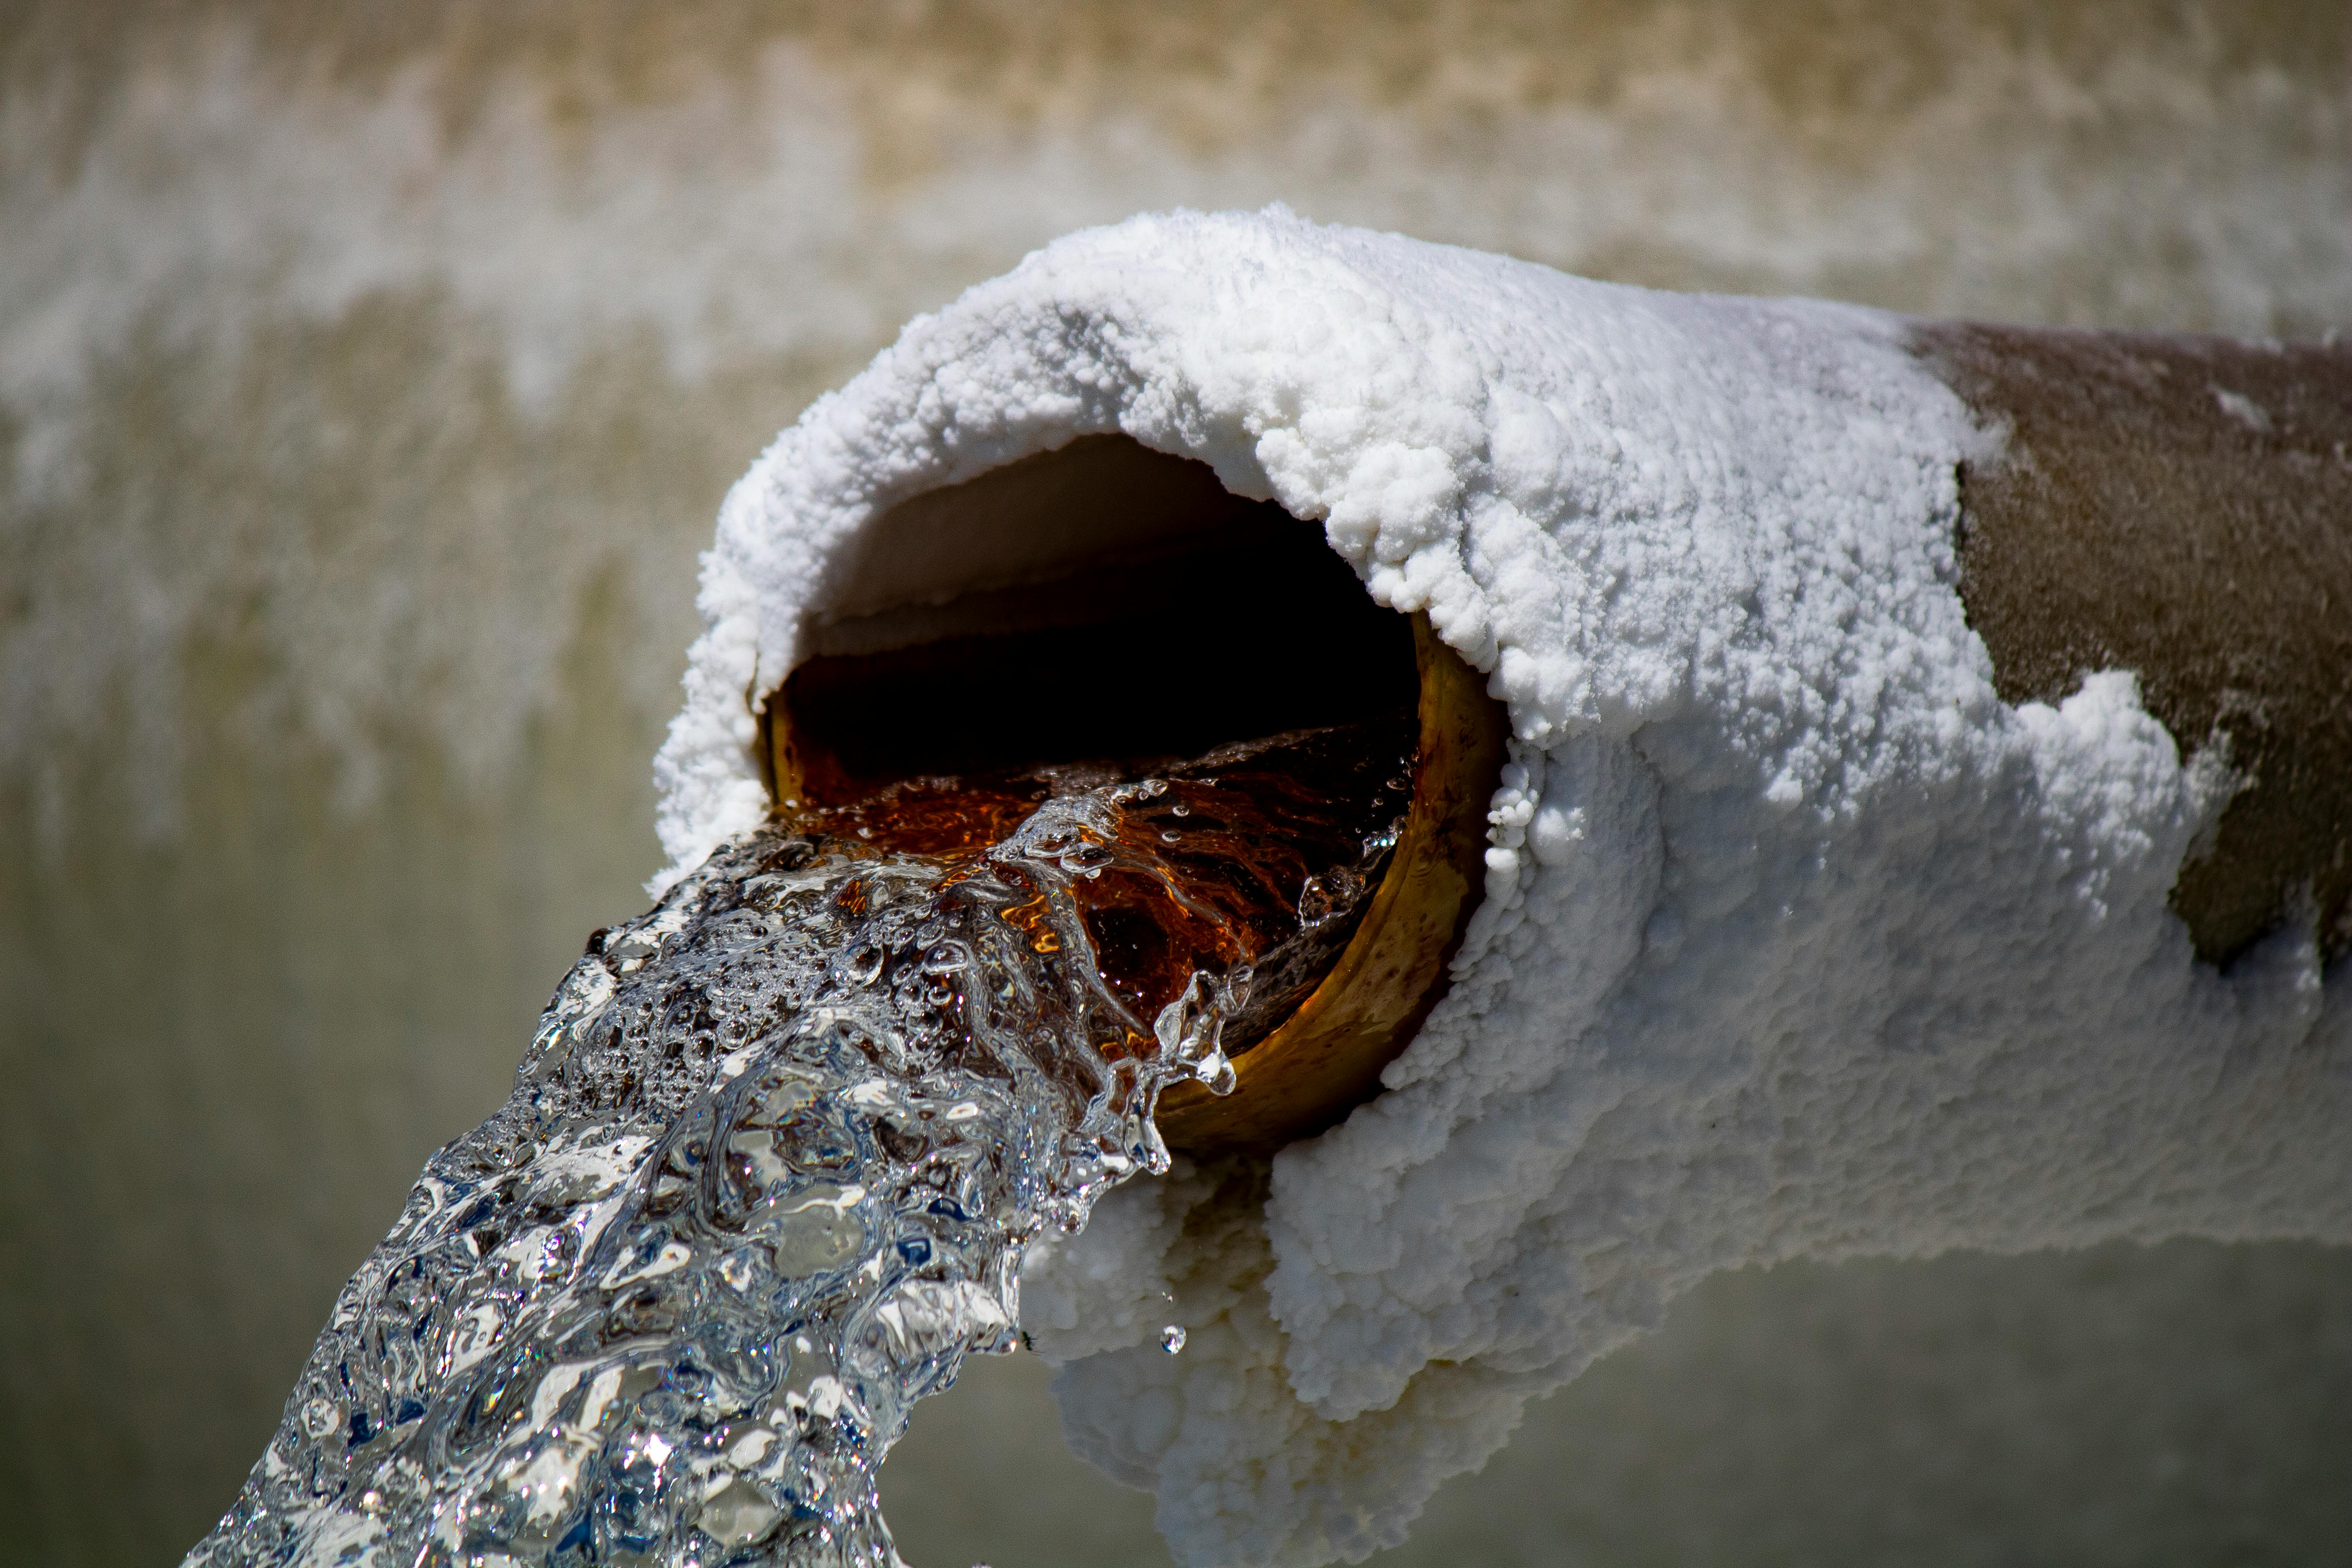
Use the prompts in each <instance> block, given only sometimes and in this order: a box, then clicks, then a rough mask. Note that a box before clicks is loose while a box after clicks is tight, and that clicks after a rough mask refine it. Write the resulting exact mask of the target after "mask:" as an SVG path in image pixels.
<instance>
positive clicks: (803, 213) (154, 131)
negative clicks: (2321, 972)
mask: <svg viewBox="0 0 2352 1568" xmlns="http://www.w3.org/2000/svg"><path fill="white" fill-rule="evenodd" d="M1275 199H1280V200H1283V201H1286V202H1288V203H1290V204H1291V205H1293V206H1295V207H1297V209H1299V210H1300V211H1302V212H1304V213H1306V214H1307V215H1308V216H1314V217H1318V218H1323V219H1330V220H1339V221H1345V222H1349V223H1355V224H1363V225H1370V226H1375V227H1381V228H1394V229H1401V230H1403V231H1405V232H1408V233H1411V234H1414V235H1418V236H1422V237H1427V238H1431V239H1440V240H1449V241H1454V242H1458V243H1461V244H1465V245H1471V246H1477V247H1486V248H1491V249H1496V250H1503V251H1508V252H1510V253H1512V254H1514V255H1517V256H1521V257H1526V258H1532V259H1535V260H1539V261H1543V262H1548V263H1550V264H1553V265H1555V266H1559V267H1562V268H1570V269H1571V270H1574V271H1578V272H1582V273H1586V274H1589V275H1592V276H1596V277H1602V278H1610V279H1622V280H1625V281H1630V282H1636V283H1644V284H1654V285H1659V286H1664V287H1670V288H1678V289H1728V290H1736V291H1744V292H1762V293H1789V292H1794V293H1807V294H1821V295H1829V296H1834V297H1838V298H1843V299H1849V300H1864V301H1867V302H1870V303H1874V304H1880V305H1885V306H1891V307H1894V308H1896V309H1900V310H1911V311H1917V312H1923V313H1930V314H1938V315H1967V316H1978V317H1990V318H2000V319H2007V320H2017V321H2054V322H2070V323H2080V324H2100V325H2116V326H2136V327H2159V328H2163V327H2169V328H2205V329H2219V330H2225V331H2234V332H2247V333H2269V334H2282V335H2309V334H2317V333H2320V332H2322V331H2327V330H2330V329H2332V328H2334V327H2336V326H2339V325H2344V324H2347V323H2352V7H2347V6H2346V5H2343V4H2342V0H2315V3H2310V4H2297V3H2286V0H2280V3H2271V4H2264V3H2260V0H2211V3H2207V4H2191V3H2162V4H2160V3H2155V0H2149V3H2145V4H2135V3H2126V0H2115V3H2110V4H2102V5H2051V4H2048V3H2047V0H1905V3H1901V4H1895V3H1891V0H1889V3H1873V0H1710V3H1675V0H1655V3H1650V0H1594V3H1556V4H1545V5H1535V4H1529V5H1514V4H1507V3H1504V0H1463V3H1460V4H1440V5H1412V6H1408V5H1377V4H1339V3H1336V0H1332V3H1325V4H1280V3H1267V4H1241V3H1238V0H1236V3H1214V0H1189V3H1183V4H1161V5H1151V4H1118V3H1117V0H1008V3H1005V4H1002V5H925V4H917V3H906V4H888V3H868V4H858V5H791V4H782V3H772V0H759V3H754V0H715V3H709V4H698V5H685V4H669V5H654V4H646V5H633V4H624V3H622V0H562V3H561V4H537V3H530V0H509V3H506V4H502V5H498V6H495V7H492V6H481V5H470V4H463V3H459V0H406V3H405V4H403V5H353V4H322V3H320V0H286V3H282V4H280V3H275V0H251V3H239V4H205V3H201V0H179V3H172V4H152V5H142V4H104V3H100V0H58V3H57V4H37V3H27V0H5V3H0V1178H4V1179H5V1187H0V1326H5V1332H0V1519H5V1521H7V1522H6V1526H5V1539H6V1541H7V1542H8V1544H7V1547H6V1549H5V1552H0V1555H5V1556H7V1557H8V1558H9V1559H10V1560H11V1561H16V1562H23V1563H43V1564H83V1563H89V1564H99V1563H105V1564H135V1563H171V1562H173V1561H174V1560H175V1559H176V1558H177V1556H178V1555H179V1553H180V1552H183V1551H184V1550H185V1549H186V1547H187V1546H189V1545H190V1544H191V1543H192V1542H194V1540H195V1538H196V1537H197V1536H198V1535H199V1534H200V1533H201V1532H202V1531H204V1530H205V1528H206V1526H207V1525H208V1523H209V1522H210V1521H211V1520H212V1519H213V1518H214V1517H215V1515H217V1514H218V1513H219V1511H220V1510H222V1509H224V1508H225V1507H226V1505H227V1504H228V1503H229V1501H230V1500H231V1499H232V1498H233V1496H234V1494H235V1492H236V1488H237V1485H238V1484H239V1482H240V1480H241V1479H242V1477H243V1475H244V1473H245V1471H246V1469H247V1467H248V1466H249V1465H250V1464H251V1463H252V1461H253V1460H254V1458H256V1457H257V1455H258V1453H259V1451H260V1448H261V1446H262V1444H263V1442H264V1441H265V1439H266V1437H267V1436H268V1433H269V1431H270V1430H271V1428H272V1427H273V1426H275V1424H276V1421H277V1418H278V1410H279V1405H280V1402H281V1400H282V1399H283V1397H284V1394H285V1390H286V1387H287V1385H288V1384H289V1381H290V1379H291V1378H292V1376H293V1374H294V1373H295V1371H296V1369H297V1368H298V1366H299V1363H300V1362H301V1359H302V1356H303V1353H304V1351H305V1350H306V1348H307V1347H308V1345H309V1343H310V1339H311V1336H312V1335H313V1333H314V1332H315V1331H316V1330H317V1329H318V1327H319V1325H320V1322H321V1321H322V1319H323V1317H324V1314H325V1312H326V1310H327V1307H328V1304H329V1302H330V1300H331V1299H332V1296H333V1293H334V1291H335V1289H336V1287H337V1286H338V1284H339V1283H340V1282H341V1279H343V1277H344V1275H345V1274H346V1273H347V1272H348V1271H349V1270H350V1269H351V1268H352V1267H353V1266H354V1265H355V1264H356V1263H357V1262H358V1260H359V1258H361V1257H362V1254H363V1253H364V1252H365V1251H366V1249H367V1247H368V1246H369V1245H370V1244H371V1242H373V1240H374V1238H375V1237H377V1236H378V1235H379V1234H381V1232H382V1231H383V1228H384V1227H385V1226H386V1225H388V1224H389V1223H390V1221H391V1220H392V1218H393V1217H394V1215H395V1213H396V1212H397V1210H398V1207H399V1205H400V1201H401V1198H402V1195H403V1194H404V1191H405V1189H406V1186H407V1184H408V1182H409V1181H410V1179H411V1177H412V1176H413V1175H414V1173H415V1171H416V1169H417V1166H418V1165H419V1163H421V1162H422V1161H423V1159H424V1157H425V1154H426V1153H427V1152H429V1151H430V1150H431V1149H432V1148H434V1147H435V1146H436V1145H437V1144H438V1143H440V1142H443V1141H444V1140H446V1139H447V1138H449V1137H451V1136H453V1135H455V1134H456V1133H457V1132H458V1131H462V1130H464V1129H465V1128H467V1126H469V1125H471V1124H472V1123H473V1122H474V1121H477V1120H478V1119H479V1118H480V1117H481V1116H482V1115H484V1114H485V1113H487V1112H488V1110H489V1109H490V1108H491V1107H492V1106H493V1105H494V1104H495V1103H496V1102H497V1101H498V1100H499V1098H500V1097H501V1096H502V1095H503V1094H504V1092H505V1090H506V1088H507V1086H508V1083H509V1079H510V1075H511V1072H512V1069H513V1065H514V1063H515V1061H516V1060H517V1059H518V1058H519V1057H520V1053H521V1050H522V1047H523V1046H524V1044H525V1043H526V1041H527V1040H528V1037H529V1035H530V1026H531V1021H532V1017H533V1016H534V1014H535V1013H536V1011H537V1009H538V1008H539V1006H540V1005H541V1003H542V1002H543V1001H544V1000H545V998H546V995H547V994H548V992H549V991H550V990H551V988H552V986H553V985H554V984H555V982H556V981H557V979H558V978H560V976H561V975H562V972H563V970H564V968H565V966H566V965H567V963H569V962H570V960H571V959H572V957H574V956H575V955H576V954H577V952H578V951H579V946H580V942H581V941H582V939H583V936H584V935H585V933H586V932H587V931H589V930H590V929H591V928H592V927H594V926H597V925H600V924H603V923H605V922H607V921H612V920H614V919H615V918H617V917H620V916H623V915H625V914H628V913H631V912H634V911H635V910H637V909H639V908H640V907H642V905H643V903H644V901H645V900H644V898H643V895H642V892H641V890H640V883H641V882H642V880H643V879H644V878H645V877H646V876H647V875H648V874H649V873H650V872H652V871H653V870H654V869H656V866H657V864H658V855H657V852H656V846H655V843H654V837H653V832H652V805H653V802H652V795H651V788H650V784H649V776H648V763H649V760H650V758H651V755H652V752H653V750H654V747H655V745H656V743H657V742H658V740H659V737H660V734H661V731H662V727H663V725H664V723H665V722H666V721H667V718H668V716H669V714H670V713H671V711H672V710H674V708H675V706H676V703H677V696H676V685H677V677H678V674H679V672H680V670H681V669H682V668H683V654H684V649H685V647H686V645H687V643H688V640H689V638H690V637H692V635H693V633H694V631H695V629H696V625H697V623H696V618H695V616H694V613H693V605H692V600H693V591H694V570H695V554H696V552H697V550H698V548H699V547H700V545H701V544H702V543H703V542H705V541H706V540H707V538H708V537H709V531H710V526H711V520H712V516H713V513H714V511H715V510H716V508H717V505H718V502H719V497H720V495H721V494H722V492H723V491H724V489H726V487H727V485H728V484H729V483H730V481H731V480H732V479H734V478H735V477H736V475H737V474H739V473H740V471H741V470H742V469H743V468H744V467H745V466H746V465H747V463H748V462H749V461H750V459H751V457H752V455H753V454H754V453H755V452H756V451H757V450H758V449H759V448H760V447H761V446H762V445H763V444H764V443H765V442H766V441H767V440H768V439H769V438H770V437H771V436H772V434H773V433H774V432H775V431H776V430H777V429H778V428H779V427H780V426H783V425H785V424H787V423H789V422H790V421H791V420H792V419H793V417H794V416H796V415H797V414H798V413H799V411H800V410H801V408H802V407H803V405H805V404H806V403H807V402H808V401H809V400H810V399H811V398H812V397H814V395H816V394H817V393H819V392H820V391H822V390H823V389H824V388H825V387H826V386H828V385H831V384H835V383H836V382H838V381H839V380H841V379H842V378H843V377H845V376H846V375H847V374H850V373H851V372H853V371H854V370H855V369H856V367H857V366H858V365H859V364H860V363H863V362H864V361H865V360H866V358H867V357H868V356H869V355H870V354H872V353H873V352H874V351H875V350H876V349H877V348H878V347H880V346H881V345H882V344H883V343H885V342H887V341H888V340H889V338H890V337H891V336H892V334H893V333H894V332H895V331H896V330H897V328H898V324H899V323H900V322H901V321H903V320H904V319H905V318H907V317H908V316H909V315H910V314H913V313H915V312H917V311H920V310H928V309H930V308H932V307H934V306H937V305H939V304H940V303H942V302H943V301H945V300H949V299H950V298H952V297H953V296H954V295H955V293H956V292H957V291H958V290H959V289H961V288H963V287H964V286H965V285H967V284H970V283H971V282H974V281H976V280H978V279H982V278H985V277H988V276H990V275H992V274H993V273H996V272H999V271H1001V270H1003V269H1004V268H1007V267H1008V266H1010V265H1011V264H1012V263H1013V262H1014V261H1015V260H1017V259H1018V258H1019V257H1020V256H1021V255H1022V254H1023V253H1024V251H1026V250H1028V249H1029V248H1031V247H1034V246H1036V245H1038V244H1041V243H1043V242H1044V241H1045V240H1046V239H1048V238H1050V237H1053V236H1055V235H1056V234H1058V233H1061V232H1063V231H1065V230H1067V229H1070V228H1073V227H1076V226H1081V225H1086V224H1092V223H1097V222H1103V221H1108V220H1111V219H1115V218H1118V217H1120V216H1125V215H1126V214H1128V213H1130V212H1133V211H1136V210H1138V209H1141V208H1147V207H1162V206H1168V205H1179V204H1181V205H1193V206H1201V207H1226V206H1244V207H1253V206H1256V205H1262V204H1264V203H1265V202H1267V201H1270V200H1275ZM2347 1136H2352V1130H2347ZM2347 1456H2352V1251H2346V1250H2332V1249H2326V1248H2318V1247H2285V1246H2278V1247H2211V1246H2204V1245H2187V1244H2183V1245H2176V1246H2170V1247H2158V1248H2153V1249H2133V1248H2113V1249H2103V1250H2100V1251H2095V1252H2092V1253H2087V1254H2081V1255H2074V1256H2065V1257H2041V1258H2017V1259H1991V1258H1968V1257H1954V1258H1944V1259H1940V1260H1937V1261H1935V1262H1930V1263H1924V1264H1913V1265H1902V1266H1897V1265H1893V1264H1858V1265H1848V1266H1843V1267H1839V1268H1816V1267H1806V1266H1791V1267H1788V1268H1781V1269H1777V1270H1773V1271H1771V1272H1769V1273H1761V1274H1754V1273H1751V1274H1741V1275H1734V1276H1726V1277H1723V1278H1719V1279H1717V1280H1715V1281H1713V1282H1711V1283H1710V1284H1708V1285H1707V1286H1706V1287H1705V1288H1704V1289H1701V1290H1700V1291H1698V1292H1697V1293H1696V1295H1695V1296H1693V1297H1691V1298H1688V1299H1686V1300H1684V1301H1683V1302H1681V1303H1679V1304H1677V1305H1676V1306H1675V1308H1674V1309H1673V1310H1672V1311H1671V1312H1670V1313H1669V1315H1668V1317H1667V1319H1666V1321H1665V1323H1664V1328H1663V1329H1662V1331H1660V1332H1659V1333H1658V1334H1657V1335H1655V1336H1654V1338H1652V1339H1651V1340H1649V1341H1647V1342H1644V1343H1643V1344H1641V1345H1639V1346H1637V1347H1636V1348H1634V1349H1633V1350H1632V1351H1630V1352H1625V1353H1622V1354H1621V1355H1618V1356H1617V1357H1615V1358H1613V1359H1612V1360H1610V1361H1608V1362H1605V1363H1602V1364H1601V1365H1600V1366H1599V1367H1597V1368H1596V1369H1595V1370H1593V1371H1592V1372H1591V1373H1588V1374H1587V1375H1586V1376H1585V1377H1584V1378H1583V1379H1582V1380H1581V1381H1580V1382H1579V1383H1578V1384H1574V1385H1572V1386H1570V1388H1568V1389H1567V1390H1565V1391H1563V1392H1562V1393H1560V1394H1558V1395H1555V1396H1554V1397H1553V1398H1551V1399H1549V1400H1548V1401H1545V1402H1543V1403H1542V1404H1539V1405H1537V1406H1535V1407H1534V1408H1533V1409H1532V1410H1531V1411H1530V1414H1529V1417H1528V1423H1527V1425H1526V1426H1525V1427H1524V1428H1523V1429H1522V1430H1521V1432H1520V1434H1519V1436H1518V1437H1517V1439H1516V1440H1515V1442H1514V1444H1513V1445H1512V1447H1510V1448H1508V1449H1507V1450H1506V1452H1505V1453H1503V1454H1502V1455H1500V1456H1498V1457H1497V1458H1496V1461H1495V1462H1494V1463H1493V1464H1492V1465H1491V1466H1489V1467H1488V1468H1487V1470H1486V1472H1485V1473H1484V1474H1482V1475H1480V1476H1478V1477H1475V1478H1471V1479H1464V1480H1461V1481H1457V1482H1455V1483H1454V1485H1453V1486H1452V1487H1451V1488H1450V1489H1448V1490H1447V1491H1446V1492H1444V1494H1442V1495H1441V1496H1440V1498H1439V1500H1438V1501H1437V1502H1436V1504H1435V1505H1433V1510H1432V1512H1431V1514H1430V1515H1429V1516H1428V1517H1427V1519H1426V1521H1424V1525H1423V1530H1422V1531H1421V1532H1420V1534H1419V1535H1418V1536H1417V1537H1416V1539H1415V1541H1414V1542H1412V1543H1409V1544H1408V1545H1407V1546H1406V1547H1405V1548H1403V1549H1402V1550H1401V1551H1400V1552H1397V1553H1395V1554H1393V1556H1392V1557H1391V1558H1389V1559H1383V1561H1389V1562H1393V1563H1400V1564H1401V1563H1407V1562H1411V1563H1452V1562H1460V1561H1470V1560H1477V1561H1486V1562H1494V1563H1611V1564H1614V1563H1727V1564H1729V1563H1820V1562H1835V1563H1882V1562H1883V1563H1895V1562H1900V1563H2025V1562H2064V1563H2200V1564H2203V1563H2320V1562H2335V1563H2340V1562H2343V1561H2346V1560H2347V1557H2352V1483H2347V1473H2348V1472H2347V1463H2352V1461H2348V1460H2347ZM885 1496H886V1500H887V1505H888V1509H889V1512H890V1517H891V1518H892V1520H893V1521H894V1523H895V1524H896V1525H897V1526H898V1530H899V1532H900V1535H901V1543H902V1546H903V1548H904V1549H905V1550H906V1552H908V1556H909V1557H910V1558H912V1559H913V1560H914V1561H915V1562H916V1563H919V1564H923V1565H927V1568H940V1565H950V1568H952V1565H955V1564H961V1563H970V1562H973V1561H976V1560H988V1561H993V1562H995V1563H998V1564H1000V1565H1002V1568H1013V1565H1016V1564H1039V1565H1044V1564H1055V1563H1086V1564H1090V1565H1103V1564H1122V1563H1137V1564H1148V1563H1164V1562H1165V1561H1166V1559H1165V1555H1164V1552H1162V1550H1161V1549H1160V1546H1159V1544H1158V1542H1157V1538H1156V1537H1155V1536H1154V1535H1153V1534H1152V1533H1151V1531H1150V1506H1151V1505H1150V1499H1148V1498H1146V1497H1144V1496H1142V1495H1141V1494H1139V1493H1132V1492H1127V1491H1122V1490H1120V1489H1118V1488H1116V1487H1113V1486H1112V1485H1110V1483H1108V1482H1107V1481H1103V1480H1101V1479H1098V1478H1096V1477H1095V1476H1094V1475H1093V1473H1092V1472H1091V1471H1088V1470H1087V1469H1085V1468H1083V1467H1081V1466H1079V1465H1077V1464H1076V1461H1074V1460H1072V1459H1071V1458H1069V1457H1068V1456H1067V1454H1066V1451H1065V1450H1064V1449H1063V1448H1062V1447H1061V1445H1060V1442H1059V1439H1058V1431H1057V1426H1056V1424H1055V1416H1054V1414H1053V1409H1052V1406H1051V1404H1050V1402H1049V1401H1048V1399H1047V1398H1046V1396H1045V1393H1044V1376H1043V1373H1042V1369H1040V1368H1038V1367H1037V1366H1035V1365H1034V1363H1032V1362H1031V1361H1030V1360H1029V1359H1028V1358H1026V1357H1018V1356H1016V1357H1013V1358H1011V1359H1010V1360H1008V1361H1004V1362H990V1363H985V1364H982V1365H981V1366H979V1367H977V1368H976V1369H975V1370H974V1371H973V1372H972V1373H970V1374H968V1376H967V1378H966V1382H965V1384H964V1385H963V1386H962V1387H960V1388H959V1389H958V1390H957V1391H956V1392H955V1393H954V1394H951V1395H950V1396H949V1397H948V1398H946V1399H944V1400H941V1401H939V1402H936V1403H935V1405H932V1406H927V1407H926V1408H925V1410H924V1411H923V1412H922V1413H921V1415H920V1416H919V1419H918V1421H917V1424H916V1427H915V1431H914V1433H913V1435H912V1436H910V1437H909V1438H908V1442H907V1443H906V1445H905V1447H904V1448H903V1449H902V1451H901V1453H900V1455H899V1456H898V1457H897V1458H894V1459H893V1460H892V1462H891V1464H890V1466H889V1467H888V1469H887V1474H886V1480H885Z"/></svg>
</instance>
